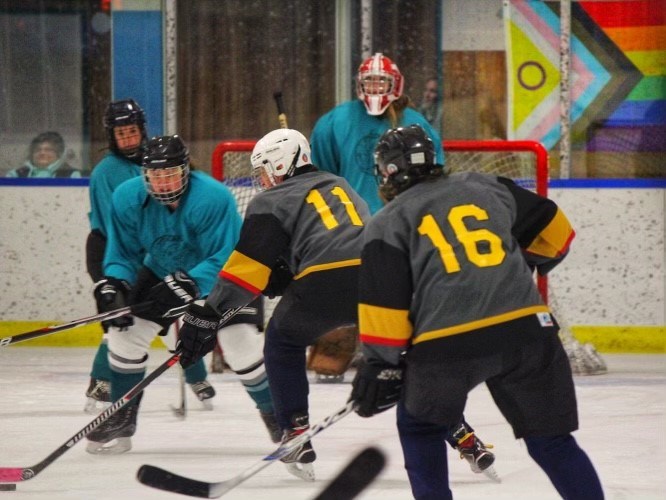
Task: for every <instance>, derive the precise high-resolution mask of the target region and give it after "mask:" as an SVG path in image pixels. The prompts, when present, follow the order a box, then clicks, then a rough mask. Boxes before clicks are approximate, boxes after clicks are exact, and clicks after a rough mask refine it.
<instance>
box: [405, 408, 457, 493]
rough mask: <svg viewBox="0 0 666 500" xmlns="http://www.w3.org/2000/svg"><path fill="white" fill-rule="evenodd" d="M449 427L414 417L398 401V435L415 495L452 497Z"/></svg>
mask: <svg viewBox="0 0 666 500" xmlns="http://www.w3.org/2000/svg"><path fill="white" fill-rule="evenodd" d="M447 434H448V430H447V429H446V427H444V426H442V425H435V424H431V423H427V422H421V421H418V420H416V419H415V418H414V417H412V416H411V415H410V414H409V413H407V410H406V409H405V405H404V403H402V401H401V402H400V403H398V435H399V436H400V444H401V446H402V453H403V456H404V459H405V469H406V470H407V476H408V477H409V484H410V486H411V488H412V494H413V495H414V498H418V499H424V500H427V499H438V500H447V499H448V500H450V499H452V498H453V496H452V493H451V489H450V488H449V466H448V461H447V456H446V453H447V450H446V445H445V444H444V439H446V436H447Z"/></svg>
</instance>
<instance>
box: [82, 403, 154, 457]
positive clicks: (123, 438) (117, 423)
mask: <svg viewBox="0 0 666 500" xmlns="http://www.w3.org/2000/svg"><path fill="white" fill-rule="evenodd" d="M142 396H143V394H140V395H139V396H137V401H135V402H134V401H131V402H130V403H129V404H127V405H126V406H123V407H122V408H121V409H120V410H118V411H117V412H116V413H114V414H113V415H111V416H110V417H109V419H108V420H107V421H106V422H103V423H102V424H101V425H100V426H99V427H97V429H95V430H94V431H92V432H91V433H90V434H88V436H87V439H88V446H87V447H86V451H87V452H88V453H92V454H93V455H119V454H121V453H125V452H127V451H129V450H131V449H132V441H131V439H130V438H131V437H132V436H133V435H134V433H135V432H136V419H137V416H138V414H139V403H140V402H141V397H142ZM114 440H115V443H112V444H108V445H107V443H111V441H114Z"/></svg>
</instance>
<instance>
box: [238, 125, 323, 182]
mask: <svg viewBox="0 0 666 500" xmlns="http://www.w3.org/2000/svg"><path fill="white" fill-rule="evenodd" d="M250 161H251V163H252V179H253V181H254V183H255V186H256V187H257V188H258V189H260V190H264V189H269V188H271V187H273V186H275V185H277V184H280V183H281V182H282V181H284V180H285V179H288V178H289V177H292V176H293V175H294V173H295V171H296V169H297V168H300V167H302V166H304V165H310V164H311V160H310V143H309V142H308V140H307V139H306V138H305V136H304V135H303V134H301V133H300V132H298V131H297V130H293V129H288V128H280V129H277V130H273V131H272V132H269V133H268V134H266V135H265V136H263V137H262V138H261V139H259V141H258V142H257V144H256V145H255V146H254V149H253V150H252V156H251V157H250Z"/></svg>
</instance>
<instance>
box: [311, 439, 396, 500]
mask: <svg viewBox="0 0 666 500" xmlns="http://www.w3.org/2000/svg"><path fill="white" fill-rule="evenodd" d="M385 465H386V456H385V455H384V453H382V452H381V451H380V450H379V449H377V448H375V447H373V446H370V447H368V448H365V449H364V450H363V451H362V452H361V453H359V454H358V455H356V456H355V457H354V458H353V459H352V460H351V461H350V462H349V463H348V464H347V466H346V467H345V468H344V469H342V471H341V472H340V473H338V475H337V476H335V477H334V478H333V480H332V481H331V482H330V483H328V486H326V487H325V488H324V489H323V490H322V491H321V492H320V493H319V495H317V496H316V497H315V498H313V500H352V499H353V498H356V496H357V495H358V494H359V493H361V491H363V490H364V489H365V488H367V487H368V485H369V484H370V483H372V482H373V481H374V480H375V478H376V477H377V476H378V475H379V473H380V472H381V471H382V470H384V467H385Z"/></svg>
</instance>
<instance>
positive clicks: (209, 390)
mask: <svg viewBox="0 0 666 500" xmlns="http://www.w3.org/2000/svg"><path fill="white" fill-rule="evenodd" d="M190 387H191V388H192V392H193V393H194V395H195V396H196V397H197V399H198V400H199V401H201V403H202V404H203V407H204V410H212V409H213V402H212V401H211V399H213V398H214V397H215V389H214V388H213V386H212V385H210V382H208V380H202V381H201V382H194V383H193V384H190Z"/></svg>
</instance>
